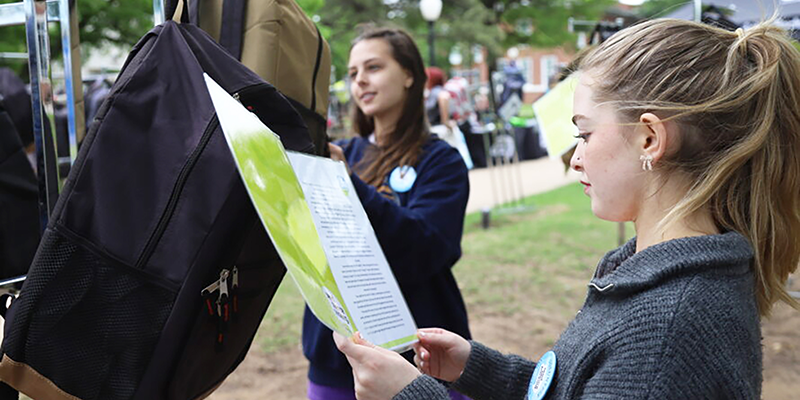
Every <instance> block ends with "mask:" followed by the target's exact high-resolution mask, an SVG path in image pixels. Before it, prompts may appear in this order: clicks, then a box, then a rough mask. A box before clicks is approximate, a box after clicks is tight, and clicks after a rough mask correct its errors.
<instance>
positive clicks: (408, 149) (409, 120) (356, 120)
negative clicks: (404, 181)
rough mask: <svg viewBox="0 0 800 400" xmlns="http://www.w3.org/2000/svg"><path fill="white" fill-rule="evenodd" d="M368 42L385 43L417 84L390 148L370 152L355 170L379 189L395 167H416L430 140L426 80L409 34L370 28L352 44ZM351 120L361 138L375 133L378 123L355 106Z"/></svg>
mask: <svg viewBox="0 0 800 400" xmlns="http://www.w3.org/2000/svg"><path fill="white" fill-rule="evenodd" d="M369 39H380V40H385V41H386V43H388V44H389V47H390V48H391V49H392V57H393V58H394V59H395V61H397V63H398V64H400V66H401V67H402V68H403V69H405V70H406V71H408V73H410V74H411V76H412V78H413V80H414V81H413V83H412V84H411V87H410V88H408V94H407V96H406V101H405V104H403V111H402V113H401V114H400V119H399V120H398V121H397V125H395V129H394V131H392V132H391V133H389V134H388V136H387V139H388V140H386V143H387V144H385V145H384V146H371V147H370V148H368V149H367V152H366V154H365V155H364V158H363V159H362V160H361V162H359V163H358V164H356V165H355V166H354V167H353V170H354V171H355V172H356V173H357V174H358V176H359V177H360V178H361V179H362V180H364V182H367V183H368V184H370V185H373V186H376V187H377V186H380V185H381V184H382V183H383V181H384V179H385V177H386V175H388V174H389V172H390V171H391V170H393V169H394V168H395V167H398V166H402V165H412V166H413V165H416V163H417V161H418V160H419V157H420V155H421V153H422V146H423V145H424V144H425V143H426V142H427V141H428V139H429V138H430V133H429V131H428V123H427V121H426V119H425V104H424V101H423V94H424V90H425V81H426V80H427V77H426V76H425V66H424V64H423V63H422V56H420V54H419V49H417V45H416V44H414V40H413V39H411V36H409V35H408V34H407V33H406V32H404V31H402V30H400V29H391V28H369V29H368V30H367V31H365V32H363V33H362V34H361V35H359V36H358V37H357V38H356V39H355V40H354V41H353V43H352V46H355V45H356V43H358V42H360V41H362V40H369ZM352 46H351V47H350V48H351V49H352ZM352 118H353V127H354V128H355V130H356V133H358V134H359V135H361V136H362V137H368V136H369V135H370V134H372V132H374V130H375V120H374V119H373V118H372V117H368V116H366V115H364V113H363V112H361V109H360V108H358V106H357V105H356V104H355V102H354V103H353V112H352Z"/></svg>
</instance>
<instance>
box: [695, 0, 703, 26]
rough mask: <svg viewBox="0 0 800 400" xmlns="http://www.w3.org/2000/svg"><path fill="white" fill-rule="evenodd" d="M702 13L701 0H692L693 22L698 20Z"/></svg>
mask: <svg viewBox="0 0 800 400" xmlns="http://www.w3.org/2000/svg"><path fill="white" fill-rule="evenodd" d="M702 15H703V0H694V22H700V20H701V18H700V17H701V16H702Z"/></svg>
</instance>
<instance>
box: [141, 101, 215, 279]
mask: <svg viewBox="0 0 800 400" xmlns="http://www.w3.org/2000/svg"><path fill="white" fill-rule="evenodd" d="M218 125H219V118H218V117H217V114H216V113H215V114H214V117H213V118H211V121H209V123H208V126H206V130H205V131H204V132H203V136H201V137H200V142H199V143H198V144H197V146H196V147H195V148H194V150H193V151H192V154H191V155H190V156H189V159H188V160H187V161H186V163H185V164H183V167H182V168H181V172H180V173H179V174H178V180H177V181H176V182H175V186H173V187H172V193H170V195H169V200H167V206H166V207H165V208H164V211H163V212H162V213H161V217H160V218H159V220H158V224H157V225H156V229H155V230H154V231H153V234H152V235H150V238H149V239H148V240H147V244H145V246H144V250H142V254H141V255H140V256H139V260H138V261H137V262H136V268H137V269H143V268H144V265H145V264H147V262H148V261H149V260H150V256H151V255H152V254H153V251H155V247H156V245H157V244H158V241H159V240H161V236H163V235H164V231H165V230H166V229H167V225H168V224H169V220H170V219H171V218H172V213H173V212H174V211H175V207H176V206H177V205H178V199H179V198H180V195H181V193H182V192H183V187H184V186H185V185H186V180H187V179H188V178H189V172H191V171H192V169H193V168H194V166H195V164H197V160H198V159H199V158H200V155H201V154H202V153H203V150H205V148H206V146H207V145H208V142H209V141H210V140H211V134H212V133H214V129H216V128H217V126H218Z"/></svg>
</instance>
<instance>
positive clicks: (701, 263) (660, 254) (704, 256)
mask: <svg viewBox="0 0 800 400" xmlns="http://www.w3.org/2000/svg"><path fill="white" fill-rule="evenodd" d="M752 260H753V249H752V247H751V246H750V243H749V242H748V240H747V239H746V238H745V237H744V236H742V235H741V234H739V233H737V232H726V233H723V234H719V235H706V236H694V237H686V238H680V239H674V240H669V241H666V242H662V243H658V244H655V245H653V246H650V247H648V248H646V249H644V250H642V251H640V252H638V253H636V238H635V237H634V238H633V239H631V240H630V241H628V243H626V244H624V245H623V246H622V247H619V248H617V249H616V250H612V251H610V252H608V254H606V255H605V257H603V259H602V260H600V263H599V264H598V265H597V270H596V272H595V276H594V278H592V280H591V281H590V282H589V287H590V288H593V289H594V290H595V291H597V292H600V293H627V292H631V291H640V290H643V289H646V288H649V287H653V286H656V285H657V284H659V283H661V282H663V281H665V280H667V279H670V278H673V277H676V276H682V275H683V276H685V275H692V274H696V273H700V272H713V273H716V274H722V275H741V274H746V273H748V272H749V271H750V264H751V262H752Z"/></svg>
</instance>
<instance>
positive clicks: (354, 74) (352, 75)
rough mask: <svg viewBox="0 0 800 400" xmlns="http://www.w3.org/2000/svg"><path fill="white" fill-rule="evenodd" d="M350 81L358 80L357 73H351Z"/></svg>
mask: <svg viewBox="0 0 800 400" xmlns="http://www.w3.org/2000/svg"><path fill="white" fill-rule="evenodd" d="M350 79H356V71H353V72H351V73H350Z"/></svg>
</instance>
